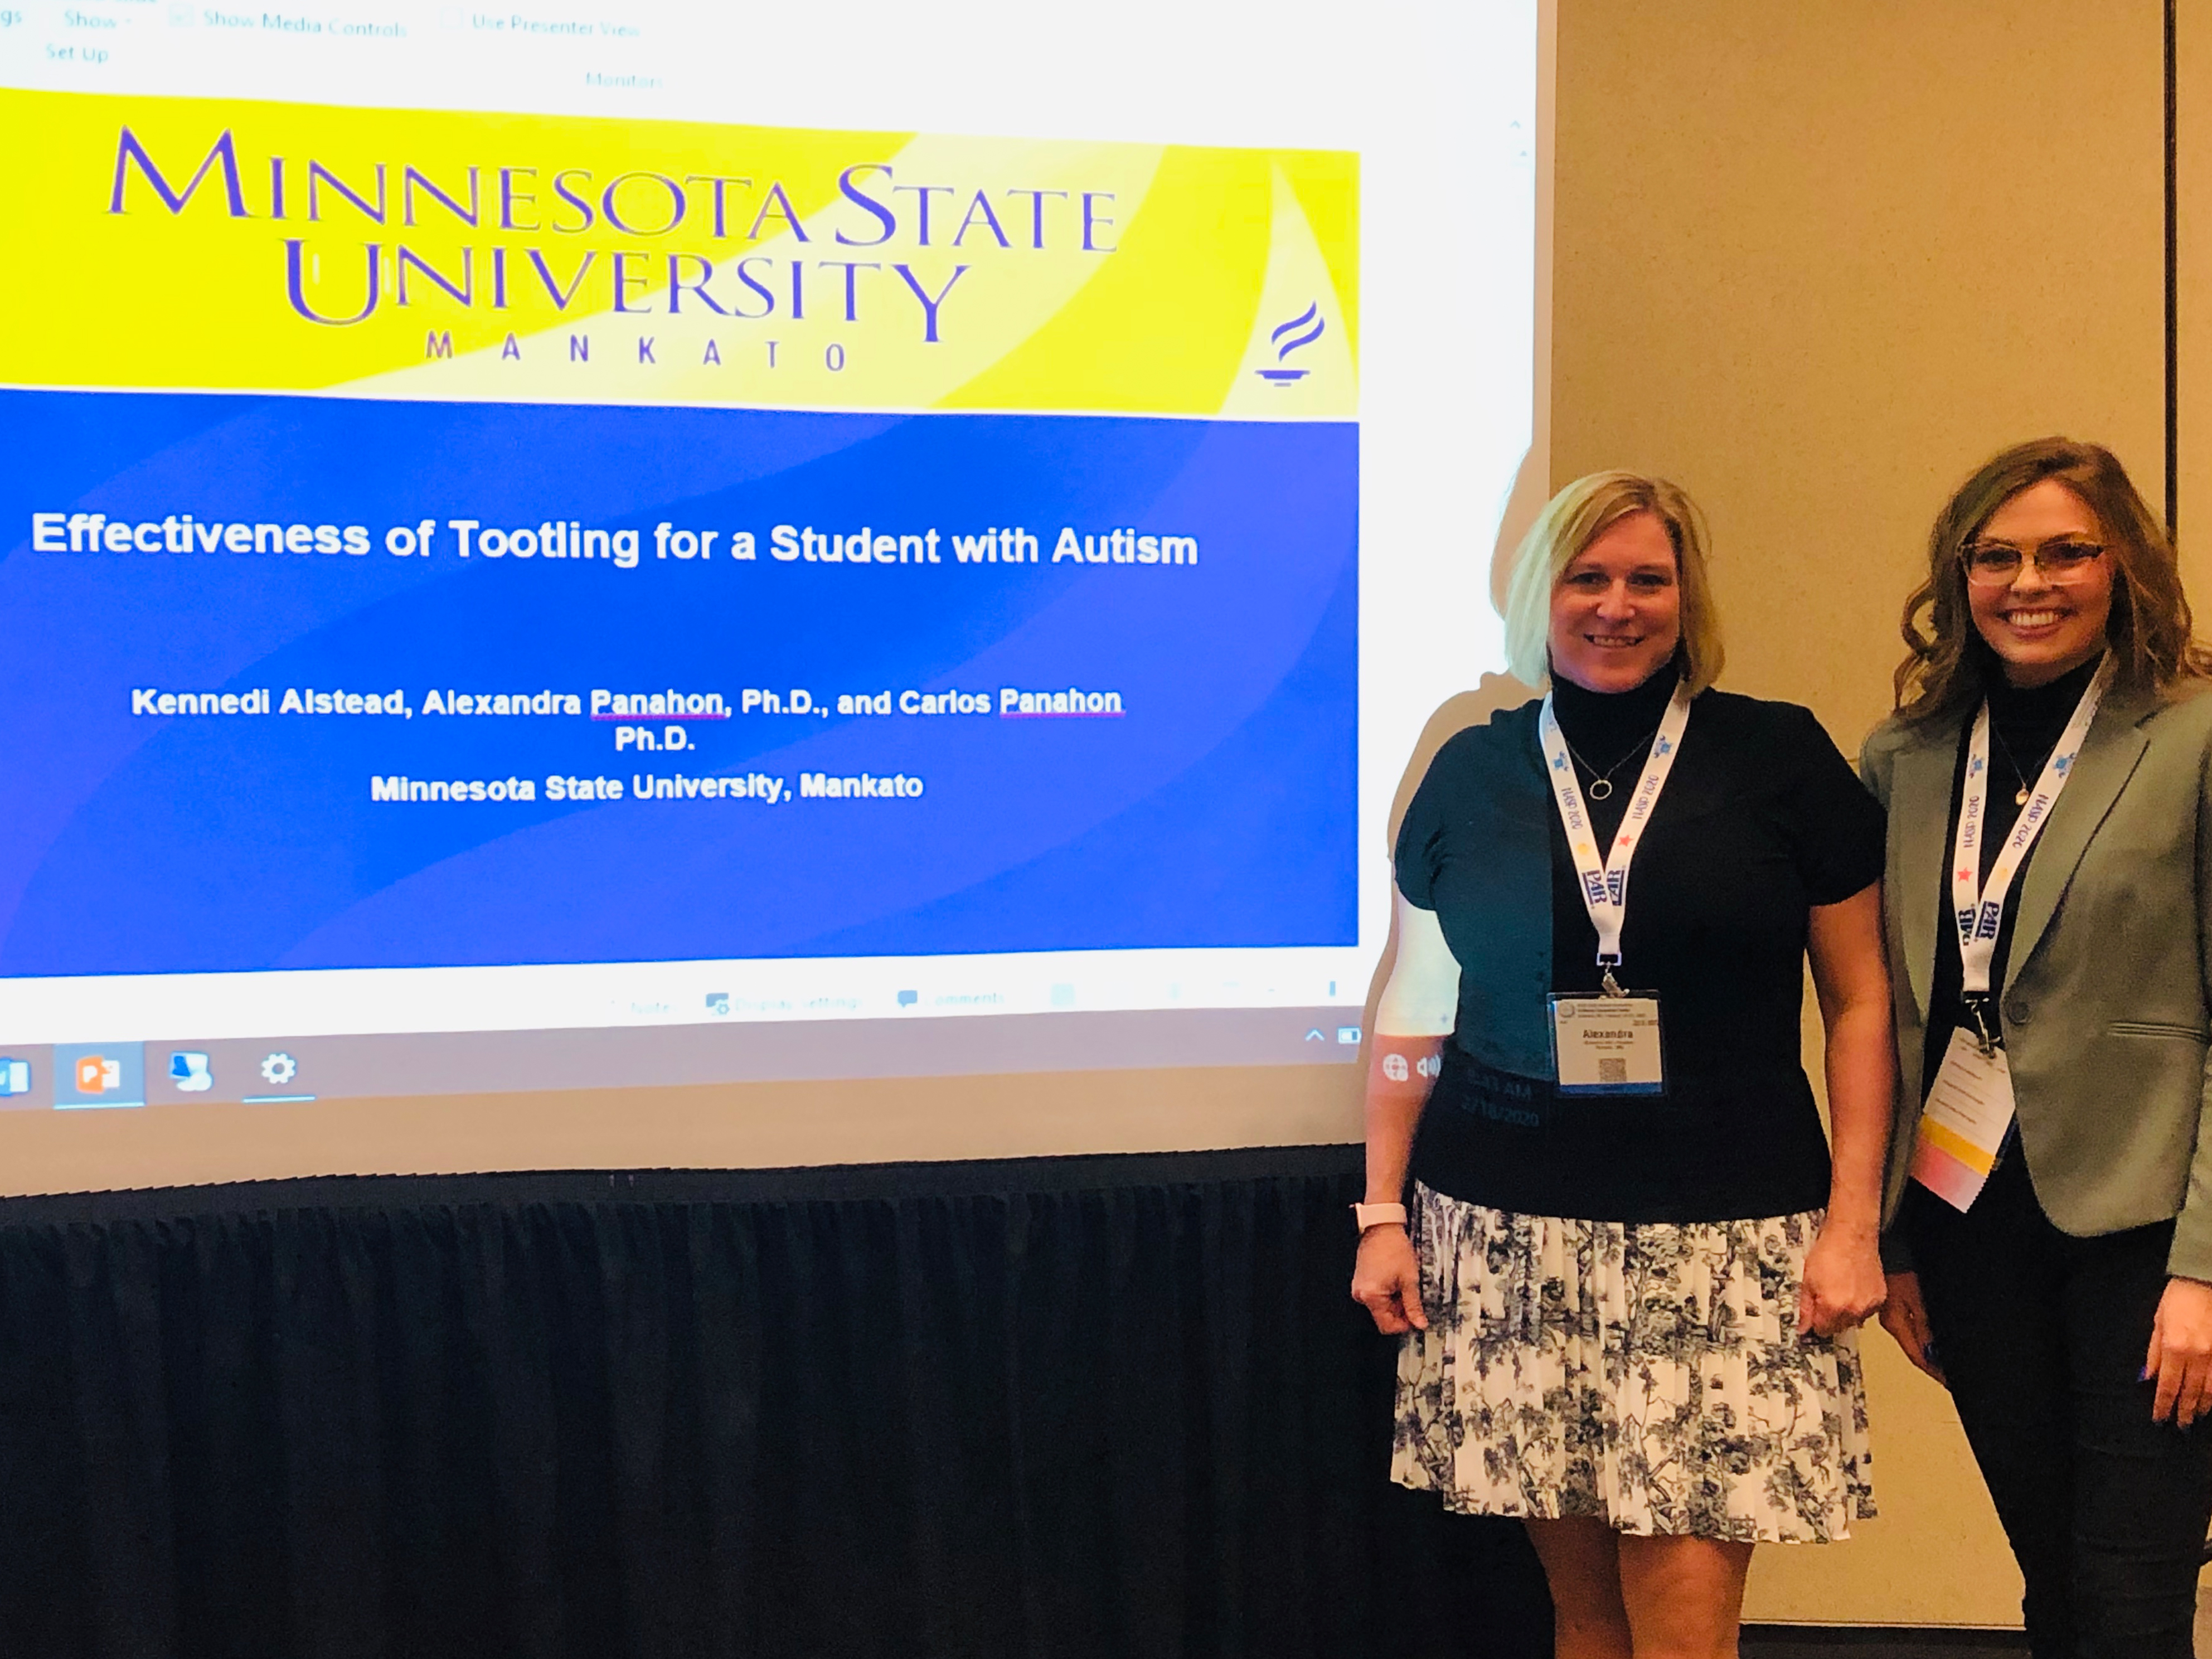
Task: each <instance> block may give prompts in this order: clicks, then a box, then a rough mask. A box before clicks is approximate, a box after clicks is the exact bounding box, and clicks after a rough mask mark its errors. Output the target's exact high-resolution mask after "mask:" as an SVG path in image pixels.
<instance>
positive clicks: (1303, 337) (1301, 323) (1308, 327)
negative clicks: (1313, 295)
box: [1254, 301, 1328, 386]
mask: <svg viewBox="0 0 2212 1659" xmlns="http://www.w3.org/2000/svg"><path fill="white" fill-rule="evenodd" d="M1327 326H1328V325H1327V324H1325V323H1323V322H1322V315H1321V304H1320V302H1319V301H1315V302H1314V303H1312V304H1310V305H1309V306H1307V307H1306V308H1305V309H1304V311H1301V312H1300V313H1298V314H1297V316H1295V317H1293V318H1291V320H1290V321H1288V322H1287V323H1282V324H1279V325H1277V326H1276V328H1275V330H1274V331H1273V333H1271V334H1269V335H1268V336H1267V338H1268V340H1269V341H1270V342H1272V343H1273V345H1274V348H1275V362H1277V364H1278V365H1279V364H1281V363H1282V362H1284V361H1285V359H1287V358H1288V357H1289V356H1290V355H1291V353H1292V352H1293V351H1296V350H1297V349H1298V348H1299V347H1301V346H1310V345H1311V344H1312V343H1314V342H1315V341H1316V340H1318V339H1319V338H1321V337H1322V331H1323V330H1324V329H1325V328H1326V327H1327ZM1254 372H1255V374H1258V375H1259V377H1260V378H1261V380H1273V382H1274V383H1275V384H1276V385H1277V386H1286V385H1288V384H1289V383H1290V382H1291V381H1292V380H1304V379H1305V377H1306V374H1307V371H1306V370H1304V369H1303V368H1280V367H1278V368H1262V369H1257V370H1255V371H1254Z"/></svg>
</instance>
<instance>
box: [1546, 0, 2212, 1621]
mask: <svg viewBox="0 0 2212 1659" xmlns="http://www.w3.org/2000/svg"><path fill="white" fill-rule="evenodd" d="M2162 65H2163V52H2162V43H2161V13H2160V6H2159V5H2158V4H2157V3H2155V0H2117V3H2113V4H2109V5H2105V6H2099V7H2084V6H2080V5H2076V4H2074V3H2071V0H2018V3H2015V4H2013V5H2010V6H2007V7H2002V8H1996V7H1984V6H1966V5H1949V4H1943V5H1929V4H1925V3H1907V0H1889V3H1880V4H1871V3H1869V4H1857V5H1843V6H1822V7H1814V6H1775V5H1766V4H1755V3H1750V0H1670V3H1668V4H1666V5H1652V4H1649V3H1634V0H1565V3H1564V4H1563V5H1562V7H1561V9H1560V20H1559V77H1558V83H1557V84H1558V106H1557V120H1558V149H1557V151H1556V155H1557V169H1556V173H1555V176H1554V180H1553V185H1554V191H1555V196H1554V217H1553V262H1554V263H1553V356H1552V373H1553V380H1552V410H1551V416H1552V457H1551V459H1552V475H1553V482H1554V483H1564V482H1565V480H1566V479H1568V478H1570V477H1575V476H1577V475H1578V474H1580V473H1583V472H1585V471H1591V470H1593V469H1595V468H1598V467H1606V466H1628V467H1636V468H1642V469H1648V470H1651V471H1662V472H1664V473H1667V474H1668V475H1669V476H1672V477H1674V478H1676V479H1677V480H1679V481H1680V483H1683V484H1684V485H1685V486H1686V487H1687V488H1688V489H1690V491H1691V492H1692V495H1695V496H1696V497H1697V499H1698V500H1699V501H1700V502H1701V503H1702V504H1703V505H1704V506H1705V508H1706V510H1707V512H1708V513H1709V514H1710V515H1711V520H1712V527H1713V532H1714V549H1715V570H1714V575H1715V580H1716V584H1717V590H1718V594H1719V599H1720V603H1721V605H1722V608H1723V614H1724V616H1725V617H1726V619H1727V623H1728V629H1729V671H1728V673H1727V675H1726V677H1725V679H1724V682H1723V683H1724V684H1726V685H1728V686H1729V687H1730V688H1731V689H1734V690H1740V691H1746V692H1750V693H1753V694H1754V695H1757V696H1778V697H1787V698H1790V699H1791V700H1792V701H1796V702H1806V703H1809V704H1811V705H1812V707H1813V708H1814V709H1815V710H1816V711H1818V713H1819V714H1820V717H1821V718H1822V720H1825V721H1826V724H1827V726H1828V728H1829V730H1830V731H1831V732H1832V733H1833V734H1834V735H1835V737H1836V738H1837V739H1838V742H1840V743H1842V744H1844V747H1845V749H1846V750H1854V749H1855V748H1856V745H1857V743H1858V740H1859V738H1861V737H1862V736H1863V734H1864V733H1865V732H1866V731H1867V730H1868V729H1869V727H1870V726H1873V725H1874V723H1875V721H1876V720H1879V719H1880V718H1881V715H1882V714H1884V713H1885V712H1886V711H1887V707H1888V684H1889V675H1890V671H1891V670H1892V668H1893V666H1894V665H1895V663H1896V660H1897V658H1898V655H1899V647H1898V645H1897V643H1896V640H1897V617H1898V613H1899V608H1900V606H1901V605H1902V603H1903V600H1904V598H1905V592H1907V590H1908V588H1909V587H1910V586H1911V584H1912V581H1913V580H1914V570H1915V567H1916V565H1917V562H1918V561H1919V560H1920V559H1921V558H1922V557H1923V554H1922V547H1923V539H1924V537H1925V535H1926V532H1927V526H1928V523H1929V519H1930V518H1931V517H1932V516H1933V514H1934V513H1935V511H1936V507H1938V506H1939V505H1941V503H1942V500H1943V498H1944V496H1945V495H1946V494H1947V492H1948V490H1949V489H1951V488H1952V487H1953V486H1954V484H1955V483H1957V482H1958V481H1959V480H1960V479H1961V478H1962V477H1964V476H1965V475H1966V472H1968V471H1970V470H1971V469H1972V467H1973V466H1974V465H1976V464H1978V462H1979V461H1981V460H1982V459H1984V457H1986V456H1987V455H1988V454H1990V453H1991V452H1993V451H1995V450H1996V449H1997V448H1999V447H2002V446H2003V445H2004V444H2007V443H2008V442H2011V441H2015V440H2017V439H2021V438H2024V437H2029V436H2033V435H2040V434H2044V433H2049V432H2058V431H2063V432H2067V433H2069V434H2072V435H2077V436H2081V437H2086V438H2093V439H2096V440H2098V441H2101V442H2105V443H2107V444H2110V445H2112V447H2114V448H2115V449H2116V450H2118V452H2119V453H2120V455H2121V456H2122V458H2123V459H2124V460H2125V461H2126V462H2127V464H2128V465H2129V467H2130V471H2132V472H2133V473H2134V475H2135V477H2136V481H2137V483H2139V485H2140V486H2141V487H2142V490H2143V492H2144V494H2145V495H2147V496H2148V497H2149V498H2150V499H2151V500H2152V501H2159V500H2160V498H2161V496H2162V494H2163V491H2164V488H2165V483H2164V477H2163V465H2162V463H2163V444H2164V437H2163V434H2164V332H2163V309H2162V295H2163V275H2162V272H2163V263H2162V261H2163V235H2164V233H2163V210H2162V183H2161V180H2162V173H2161V155H2162V149H2163V137H2162V121H2161V111H2162V101H2163V91H2162V73H2163V70H2162ZM2207 106H2208V107H2212V100H2208V105H2207ZM2057 112H2075V114H2078V115H2080V116H2081V118H2074V117H2073V116H2070V115H2069V116H2065V117H2063V118H2060V117H2059V116H2058V115H2057ZM2205 510H2206V512H2207V513H2208V514H2212V503H2208V505H2207V507H2206V509H2205ZM1929 902H1935V900H1934V896H1930V898H1929ZM1866 1346H1867V1351H1868V1355H1869V1374H1870V1394H1871V1396H1872V1404H1873V1410H1874V1413H1875V1418H1874V1429H1875V1460H1876V1462H1875V1480H1876V1486H1877V1490H1878V1493H1879V1497H1880V1501H1881V1507H1882V1518H1881V1519H1880V1520H1877V1521H1875V1522H1869V1523H1868V1524H1867V1525H1865V1526H1864V1527H1863V1528H1860V1530H1859V1533H1858V1535H1857V1537H1856V1538H1855V1539H1854V1540H1853V1541H1851V1542H1850V1543H1849V1544H1846V1545H1844V1546H1841V1547H1835V1548H1799V1549H1790V1550H1784V1549H1779V1548H1777V1549H1766V1550H1761V1551H1760V1552H1759V1556H1758V1559H1757V1560H1756V1561H1755V1564H1754V1566H1753V1578H1752V1586H1751V1593H1750V1597H1749V1603H1748V1606H1747V1616H1748V1617H1750V1618H1753V1619H1759V1620H1806V1621H1814V1622H1831V1621H1832V1622H1850V1623H1858V1622H1867V1623H1881V1622H1891V1621H1894V1622H1899V1623H1956V1624H1990V1625H1996V1624H2002V1625H2013V1624H2017V1623H2018V1620H2019V1594H2020V1590H2019V1578H2018V1577H2017V1574H2016V1572H2015V1569H2014V1567H2013V1565H2012V1562H2011V1559H2010V1557H2009V1555H2008V1553H2007V1551H2006V1550H2005V1547H2004V1545H2003V1541H2002V1535H2001V1534H1999V1532H1998V1530H1997V1528H1996V1520H1995V1517H1994V1516H1993V1515H1992V1514H1991V1513H1990V1508H1989V1504H1988V1500H1987V1498H1986V1497H1985V1496H1984V1493H1983V1492H1982V1489H1981V1486H1980V1483H1979V1481H1978V1478H1977V1476H1976V1475H1975V1474H1974V1471H1973V1468H1972V1462H1971V1459H1970V1458H1969V1456H1968V1455H1967V1452H1966V1446H1965V1443H1964V1440H1963V1438H1962V1437H1961V1436H1960V1433H1959V1431H1958V1427H1957V1424H1956V1420H1955V1419H1954V1417H1953V1416H1952V1414H1951V1412H1950V1410H1949V1407H1948V1401H1947V1400H1946V1398H1945V1396H1944V1395H1942V1392H1941V1391H1940V1390H1939V1389H1936V1388H1935V1387H1934V1385H1933V1384H1930V1383H1927V1382H1926V1381H1925V1380H1924V1379H1923V1378H1921V1377H1919V1376H1917V1374H1916V1373H1914V1372H1912V1371H1911V1370H1910V1369H1909V1368H1908V1367H1907V1366H1905V1364H1903V1362H1902V1361H1901V1359H1900V1358H1899V1356H1898V1354H1897V1352H1896V1350H1895V1348H1894V1346H1893V1345H1892V1344H1891V1343H1890V1341H1889V1340H1888V1338H1887V1336H1885V1335H1883V1334H1881V1333H1879V1332H1875V1333H1870V1334H1869V1335H1868V1337H1867V1339H1866Z"/></svg>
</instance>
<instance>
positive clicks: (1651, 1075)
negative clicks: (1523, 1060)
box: [1552, 996, 1667, 1095]
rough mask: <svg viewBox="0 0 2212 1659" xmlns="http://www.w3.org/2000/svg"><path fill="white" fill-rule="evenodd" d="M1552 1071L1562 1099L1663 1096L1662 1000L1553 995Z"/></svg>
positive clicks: (1665, 1088)
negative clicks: (1565, 1096)
mask: <svg viewBox="0 0 2212 1659" xmlns="http://www.w3.org/2000/svg"><path fill="white" fill-rule="evenodd" d="M1552 1068H1553V1075H1554V1076H1556V1077H1557V1078H1558V1079H1559V1092H1560V1093H1561V1094H1563V1095H1662V1094H1664V1093H1666V1092H1667V1071H1666V1066H1665V1062H1664V1061H1663V1060H1662V1059H1661V1056H1660V1049H1659V999H1658V998H1657V997H1653V996H1625V997H1553V999H1552Z"/></svg>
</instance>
